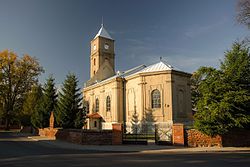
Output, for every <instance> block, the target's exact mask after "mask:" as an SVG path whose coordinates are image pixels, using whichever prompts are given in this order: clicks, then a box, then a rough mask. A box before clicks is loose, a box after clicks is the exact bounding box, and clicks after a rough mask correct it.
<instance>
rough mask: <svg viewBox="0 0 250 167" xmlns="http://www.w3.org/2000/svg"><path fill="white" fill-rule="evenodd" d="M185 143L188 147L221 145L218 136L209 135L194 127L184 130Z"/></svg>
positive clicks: (220, 139)
mask: <svg viewBox="0 0 250 167" xmlns="http://www.w3.org/2000/svg"><path fill="white" fill-rule="evenodd" d="M185 144H186V145H187V146H189V147H213V146H219V147H221V146H222V138H221V137H220V136H215V137H210V136H208V135H205V134H203V133H201V132H200V131H198V130H196V129H189V130H185Z"/></svg>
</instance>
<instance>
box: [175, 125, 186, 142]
mask: <svg viewBox="0 0 250 167" xmlns="http://www.w3.org/2000/svg"><path fill="white" fill-rule="evenodd" d="M173 145H175V146H184V125H183V124H179V123H178V124H173Z"/></svg>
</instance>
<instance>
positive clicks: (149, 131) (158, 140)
mask: <svg viewBox="0 0 250 167" xmlns="http://www.w3.org/2000/svg"><path fill="white" fill-rule="evenodd" d="M123 130H124V132H123V144H145V145H146V144H159V145H161V144H164V145H171V144H172V126H171V124H167V123H158V124H155V123H154V124H153V123H147V124H132V125H131V124H127V125H124V127H123Z"/></svg>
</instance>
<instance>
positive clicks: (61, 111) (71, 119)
mask: <svg viewBox="0 0 250 167" xmlns="http://www.w3.org/2000/svg"><path fill="white" fill-rule="evenodd" d="M77 83H78V81H77V78H76V76H75V75H74V74H68V75H67V77H66V80H65V81H64V83H63V88H62V92H60V93H59V101H58V108H57V112H56V117H57V122H58V123H59V124H60V125H62V127H63V128H79V127H80V126H82V123H83V120H82V118H83V116H84V115H83V110H82V109H81V108H80V107H81V105H82V104H81V102H82V98H81V93H80V92H79V91H80V89H79V88H77ZM81 121H82V123H80V122H81Z"/></svg>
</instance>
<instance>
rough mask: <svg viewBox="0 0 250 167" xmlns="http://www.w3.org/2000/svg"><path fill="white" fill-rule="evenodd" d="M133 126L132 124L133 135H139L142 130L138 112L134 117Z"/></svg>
mask: <svg viewBox="0 0 250 167" xmlns="http://www.w3.org/2000/svg"><path fill="white" fill-rule="evenodd" d="M131 124H132V126H131V130H132V134H138V133H139V131H140V128H139V118H138V114H137V113H136V111H135V112H134V114H133V115H132V120H131Z"/></svg>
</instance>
